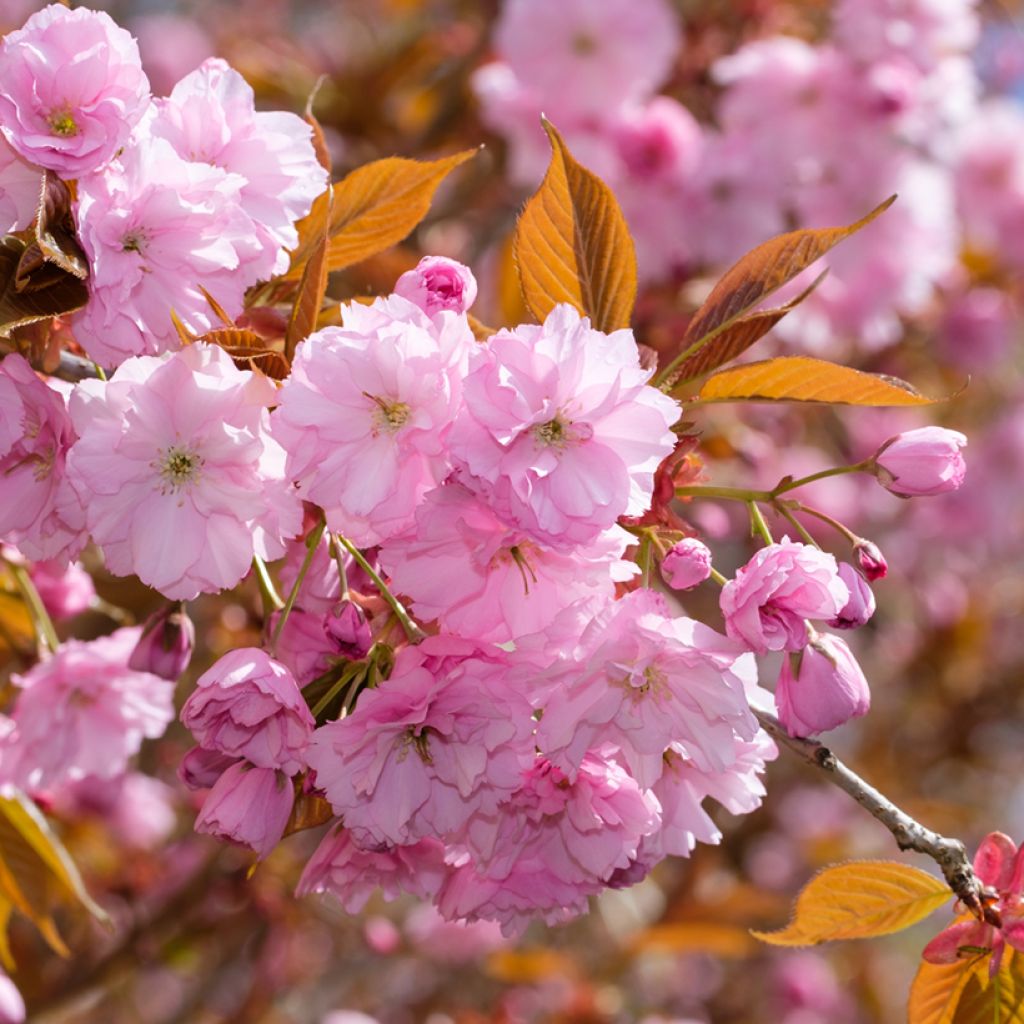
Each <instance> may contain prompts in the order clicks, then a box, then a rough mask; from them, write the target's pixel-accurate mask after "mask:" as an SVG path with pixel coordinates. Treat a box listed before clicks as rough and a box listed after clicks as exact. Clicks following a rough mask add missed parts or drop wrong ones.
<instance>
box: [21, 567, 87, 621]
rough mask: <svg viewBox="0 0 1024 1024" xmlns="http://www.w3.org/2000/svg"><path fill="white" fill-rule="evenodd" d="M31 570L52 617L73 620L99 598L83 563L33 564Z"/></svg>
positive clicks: (33, 580)
mask: <svg viewBox="0 0 1024 1024" xmlns="http://www.w3.org/2000/svg"><path fill="white" fill-rule="evenodd" d="M28 571H29V574H30V575H31V576H32V582H33V584H34V585H35V588H36V590H37V591H38V592H39V597H40V599H41V600H42V602H43V606H44V607H45V608H46V611H47V614H49V616H50V618H53V619H69V618H71V617H72V616H75V615H79V614H81V613H82V612H84V611H85V610H86V609H87V608H89V607H90V605H91V604H92V602H93V600H94V599H95V597H96V588H95V587H94V586H93V582H92V577H91V576H90V575H89V574H88V573H87V572H86V571H85V568H84V567H83V566H82V563H81V562H72V563H71V564H70V565H64V564H63V563H62V562H61V561H60V560H56V561H49V562H33V563H32V564H31V565H30V566H29V570H28Z"/></svg>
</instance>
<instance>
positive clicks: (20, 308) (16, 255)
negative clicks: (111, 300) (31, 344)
mask: <svg viewBox="0 0 1024 1024" xmlns="http://www.w3.org/2000/svg"><path fill="white" fill-rule="evenodd" d="M26 249H27V245H26V242H25V240H24V239H23V238H19V237H16V236H14V235H7V236H5V237H4V238H3V240H2V241H0V337H8V336H9V335H10V333H11V331H13V330H14V328H16V327H21V326H23V325H25V324H31V323H36V322H37V321H39V320H49V319H50V318H51V317H55V316H62V315H64V314H65V313H71V312H74V311H75V310H76V309H81V308H82V306H84V305H85V304H86V302H87V301H88V299H89V289H88V288H87V287H86V286H85V284H84V283H83V282H82V281H79V280H78V279H77V278H76V277H74V276H73V275H71V274H67V273H65V272H64V271H62V270H61V269H59V268H58V267H56V266H54V265H52V264H46V263H43V264H42V265H40V266H39V267H38V268H37V269H36V271H35V272H34V273H32V274H30V275H29V276H28V277H27V278H23V280H22V287H21V289H20V290H19V289H18V287H17V279H18V268H19V263H20V260H21V257H22V256H23V255H24V253H25V251H26Z"/></svg>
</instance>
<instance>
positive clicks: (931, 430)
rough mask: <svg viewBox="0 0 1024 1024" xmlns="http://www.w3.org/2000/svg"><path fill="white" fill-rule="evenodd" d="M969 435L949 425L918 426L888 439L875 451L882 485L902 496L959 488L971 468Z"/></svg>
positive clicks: (907, 496)
mask: <svg viewBox="0 0 1024 1024" xmlns="http://www.w3.org/2000/svg"><path fill="white" fill-rule="evenodd" d="M966 444H967V438H966V437H965V436H964V435H963V434H961V433H960V432H959V431H958V430H947V429H946V428H945V427H918V428H917V429H916V430H907V431H905V432H904V433H902V434H898V435H897V436H896V437H894V438H891V439H890V440H888V441H886V443H885V444H884V445H882V447H881V448H880V449H879V450H878V453H877V454H876V455H875V458H874V462H875V466H876V467H877V472H878V479H879V481H880V482H881V484H882V486H883V487H885V488H886V489H887V490H889V491H892V493H893V494H896V495H899V497H901V498H919V497H925V496H929V495H934V494H945V493H946V492H947V491H955V490H956V489H957V488H958V487H959V486H960V485H961V484H962V483H963V482H964V476H965V474H966V472H967V466H966V463H965V462H964V457H963V456H962V455H961V454H960V449H961V448H963V447H965V446H966Z"/></svg>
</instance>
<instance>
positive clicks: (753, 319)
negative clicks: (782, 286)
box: [674, 271, 827, 385]
mask: <svg viewBox="0 0 1024 1024" xmlns="http://www.w3.org/2000/svg"><path fill="white" fill-rule="evenodd" d="M826 274H827V271H825V272H824V273H821V274H819V275H818V276H817V277H816V278H815V279H814V280H813V281H812V282H811V284H810V285H808V286H807V287H806V288H805V289H804V290H803V291H802V292H801V293H800V294H799V295H797V296H796V297H795V298H793V299H790V300H789V302H787V303H786V304H785V305H783V306H778V307H776V308H775V309H763V310H761V311H760V312H757V313H750V314H748V315H747V316H741V317H740V318H739V319H738V320H734V321H733V322H732V323H731V324H729V326H728V327H726V328H724V329H723V330H722V331H721V332H720V333H719V334H716V335H715V336H714V337H713V338H712V339H711V341H710V342H709V343H708V344H707V345H703V346H702V347H701V348H700V349H698V350H697V351H696V352H694V354H693V355H692V356H690V357H689V358H688V359H684V360H683V362H682V363H680V364H679V365H678V366H677V367H676V369H675V373H674V377H675V381H676V385H679V384H685V383H687V382H689V381H691V380H694V379H695V378H697V377H703V376H704V374H705V373H710V372H711V371H712V370H717V369H718V367H720V366H724V365H725V364H726V363H728V362H731V361H732V360H733V359H735V358H736V357H737V356H739V355H742V354H743V353H744V352H746V351H747V349H749V348H751V347H752V346H753V345H755V344H756V343H757V342H758V341H760V340H761V339H762V338H763V337H764V336H765V335H766V334H767V333H768V332H769V331H770V330H771V329H772V328H773V327H774V326H775V325H776V324H777V323H778V322H779V321H780V320H781V319H782V318H783V317H784V316H785V315H786V314H787V313H789V312H791V311H792V310H794V309H796V307H797V306H799V305H800V303H801V302H803V301H804V299H806V298H807V296H808V295H810V294H811V292H813V291H814V289H815V288H817V287H818V285H819V284H821V282H822V280H823V279H824V277H825V275H826Z"/></svg>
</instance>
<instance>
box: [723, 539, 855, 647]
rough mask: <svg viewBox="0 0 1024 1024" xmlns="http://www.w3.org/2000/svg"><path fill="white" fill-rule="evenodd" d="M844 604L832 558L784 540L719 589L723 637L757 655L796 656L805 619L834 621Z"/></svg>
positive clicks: (845, 597) (844, 593)
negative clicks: (784, 653) (793, 653)
mask: <svg viewBox="0 0 1024 1024" xmlns="http://www.w3.org/2000/svg"><path fill="white" fill-rule="evenodd" d="M849 598H850V591H849V590H848V588H847V586H846V584H845V583H844V582H843V581H842V579H841V578H840V576H839V569H838V566H837V565H836V560H835V558H833V556H832V555H830V554H827V553H826V552H824V551H819V550H818V549H817V548H816V547H813V546H811V545H810V544H797V543H795V542H793V541H791V540H789V539H788V538H785V539H783V540H782V542H781V543H779V544H769V545H768V546H767V547H763V548H761V550H760V551H758V552H757V554H756V555H754V557H753V558H752V559H751V560H750V561H749V562H747V564H746V565H745V566H743V568H741V569H740V570H738V572H737V573H736V576H735V578H734V579H731V580H730V581H729V582H728V583H727V584H726V585H725V586H724V587H723V588H722V593H721V596H720V604H721V608H722V614H723V615H724V616H725V631H726V632H727V633H728V634H729V636H731V637H735V638H736V639H737V640H741V641H743V643H745V644H746V645H747V646H748V647H749V649H750V650H752V651H756V652H757V653H758V654H764V653H766V652H767V651H783V650H785V651H799V650H801V649H802V648H803V646H804V645H805V644H806V643H807V626H806V620H807V619H834V618H835V617H836V616H837V615H838V614H839V612H840V611H841V610H842V608H843V606H844V605H845V604H846V602H847V601H848V600H849Z"/></svg>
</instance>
